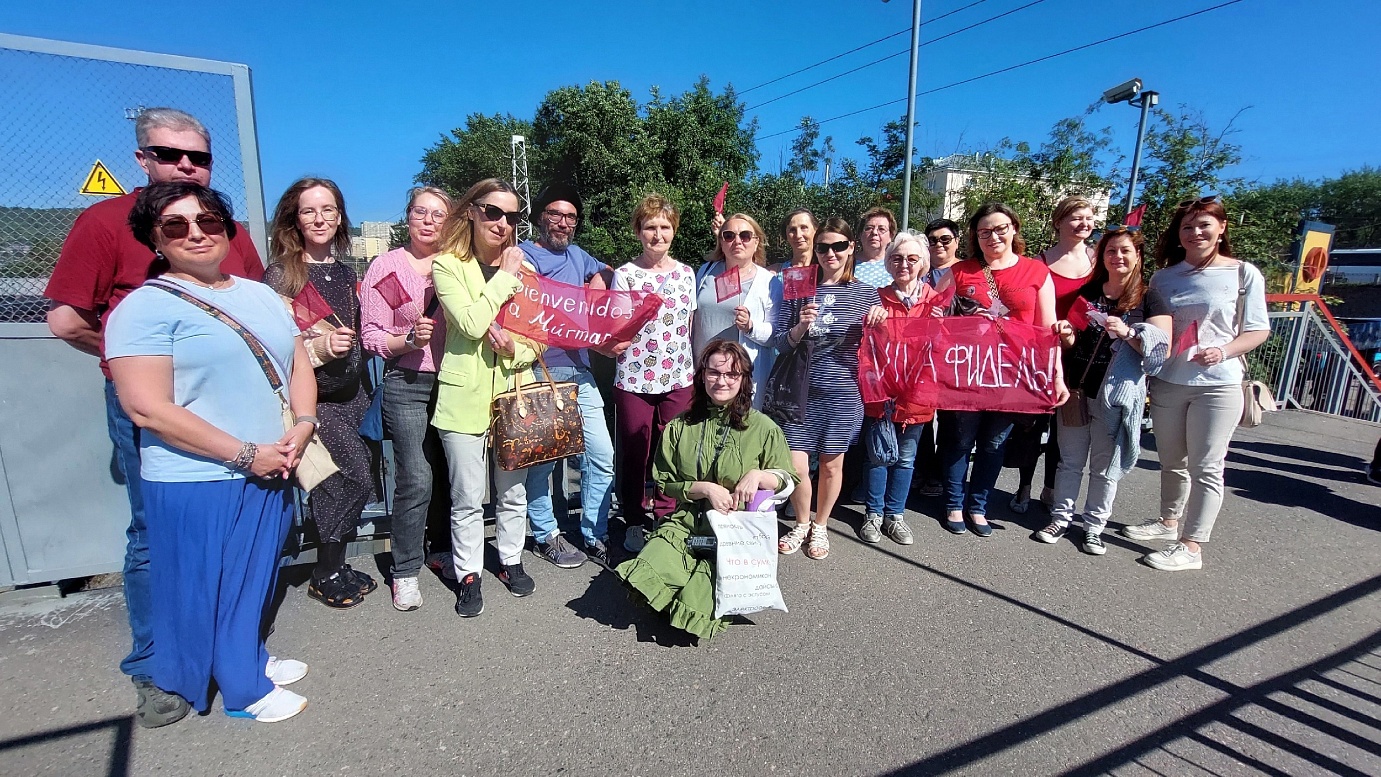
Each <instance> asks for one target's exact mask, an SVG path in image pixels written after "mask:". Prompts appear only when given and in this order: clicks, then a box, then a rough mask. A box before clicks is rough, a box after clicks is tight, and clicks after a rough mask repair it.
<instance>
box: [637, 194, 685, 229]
mask: <svg viewBox="0 0 1381 777" xmlns="http://www.w3.org/2000/svg"><path fill="white" fill-rule="evenodd" d="M657 216H661V217H663V218H665V219H666V220H667V221H670V222H671V229H672V231H675V230H678V229H680V228H681V211H679V210H677V209H676V206H675V205H673V204H671V200H668V199H667V198H666V197H663V196H662V195H660V194H657V193H656V192H652V193H649V194H648V195H646V196H645V197H643V198H642V199H641V200H639V201H638V207H636V208H634V209H633V219H632V224H633V231H634V232H638V231H639V230H641V229H642V228H643V222H644V221H647V220H648V219H650V218H656V217H657Z"/></svg>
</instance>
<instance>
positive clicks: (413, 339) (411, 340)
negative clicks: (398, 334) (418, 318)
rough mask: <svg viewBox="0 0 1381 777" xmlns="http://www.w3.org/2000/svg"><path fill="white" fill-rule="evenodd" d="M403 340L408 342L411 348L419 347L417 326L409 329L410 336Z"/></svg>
mask: <svg viewBox="0 0 1381 777" xmlns="http://www.w3.org/2000/svg"><path fill="white" fill-rule="evenodd" d="M403 342H405V343H407V344H408V347H410V348H416V347H417V327H413V328H412V329H409V330H408V336H407V337H405V338H403Z"/></svg>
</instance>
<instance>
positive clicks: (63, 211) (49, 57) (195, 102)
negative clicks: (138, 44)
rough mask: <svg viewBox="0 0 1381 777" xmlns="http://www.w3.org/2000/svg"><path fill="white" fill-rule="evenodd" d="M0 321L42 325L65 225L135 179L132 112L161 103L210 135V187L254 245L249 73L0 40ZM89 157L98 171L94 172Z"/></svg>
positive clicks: (255, 169) (257, 203)
mask: <svg viewBox="0 0 1381 777" xmlns="http://www.w3.org/2000/svg"><path fill="white" fill-rule="evenodd" d="M0 105H3V106H4V109H5V115H6V116H7V117H9V120H8V121H5V122H0V323H33V322H40V321H42V320H43V317H44V312H45V310H46V309H47V302H46V301H45V300H44V299H43V289H44V287H45V286H46V285H47V282H48V277H49V275H51V273H52V270H53V265H54V263H55V262H56V261H57V257H58V254H59V252H60V251H61V249H62V243H63V240H64V239H65V238H66V237H67V233H68V230H70V229H71V227H72V222H73V221H74V220H75V219H76V218H77V216H78V215H79V214H80V213H81V212H82V210H84V209H85V208H86V207H87V206H89V205H91V204H93V203H95V202H98V201H100V200H102V199H105V197H102V196H93V195H89V194H82V193H81V190H82V188H83V187H84V185H85V184H87V183H88V180H89V179H93V178H94V180H91V181H90V182H91V183H92V184H93V187H92V188H95V189H97V190H104V191H113V189H112V188H111V185H110V179H112V178H113V180H114V181H115V182H117V183H118V185H119V186H120V187H121V188H122V189H123V190H124V191H126V192H130V191H133V190H134V189H135V188H136V187H138V186H143V185H144V184H145V182H146V180H147V178H146V176H145V174H144V171H143V170H142V169H140V167H139V165H138V164H137V163H136V162H135V160H134V149H135V141H134V121H133V120H134V118H135V117H137V115H138V113H139V111H140V110H141V109H142V108H146V107H155V106H168V107H173V108H178V109H180V110H184V111H186V112H188V113H190V114H192V115H193V116H196V117H197V118H198V119H199V120H200V121H201V122H202V123H203V124H205V125H206V128H207V129H208V130H209V131H210V133H211V150H212V153H213V155H214V158H215V166H214V168H213V173H212V179H211V184H212V186H213V187H215V188H216V189H219V190H220V191H222V192H224V193H225V194H226V196H227V197H229V198H230V201H231V203H232V204H233V205H234V208H235V215H236V219H237V220H239V221H241V222H242V223H245V224H246V225H247V226H248V227H249V231H250V235H251V237H253V238H254V240H255V243H256V244H257V245H258V247H259V250H260V253H261V254H262V253H263V250H264V240H263V237H264V224H263V221H264V212H263V192H262V187H261V184H260V177H259V160H258V152H257V144H256V141H255V138H254V114H253V107H252V103H251V100H250V85H249V70H248V68H246V67H245V66H243V65H235V64H231V63H223V62H213V61H209V60H197V59H190V58H187V57H175V56H168V55H161V54H151V53H147V52H134V51H124V50H119V49H107V48H104V47H98V46H85V45H79V44H69V43H62V42H58V41H47V40H40V39H35V38H23V37H19V36H12V35H0ZM98 162H99V163H100V164H101V166H102V168H103V171H102V172H94V171H95V165H96V164H97V163H98Z"/></svg>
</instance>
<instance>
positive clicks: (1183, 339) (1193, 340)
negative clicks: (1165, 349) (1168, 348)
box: [1171, 321, 1199, 358]
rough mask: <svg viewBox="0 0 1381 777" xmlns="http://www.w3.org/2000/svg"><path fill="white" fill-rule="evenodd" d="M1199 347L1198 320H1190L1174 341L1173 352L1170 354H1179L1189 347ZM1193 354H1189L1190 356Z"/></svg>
mask: <svg viewBox="0 0 1381 777" xmlns="http://www.w3.org/2000/svg"><path fill="white" fill-rule="evenodd" d="M1198 347H1199V322H1198V321H1190V322H1189V326H1187V327H1185V328H1184V332H1182V333H1181V334H1180V338H1179V339H1178V340H1176V341H1175V352H1174V353H1173V354H1171V356H1179V355H1180V354H1182V353H1184V352H1185V351H1187V350H1189V349H1190V348H1195V349H1197V348H1198ZM1193 356H1194V354H1190V357H1191V358H1192V357H1193Z"/></svg>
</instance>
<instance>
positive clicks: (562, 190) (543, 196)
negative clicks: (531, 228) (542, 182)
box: [532, 181, 585, 216]
mask: <svg viewBox="0 0 1381 777" xmlns="http://www.w3.org/2000/svg"><path fill="white" fill-rule="evenodd" d="M558 200H562V201H565V202H569V203H570V204H572V205H574V206H575V213H576V215H577V216H579V215H581V214H582V213H584V212H585V203H583V202H581V201H580V192H578V191H576V189H575V187H574V186H572V185H570V184H568V183H565V182H564V181H557V182H555V183H551V184H547V186H546V188H544V189H543V190H542V192H541V193H540V194H538V195H537V199H536V200H533V202H532V209H533V210H534V211H537V212H539V213H540V212H541V211H544V210H546V209H547V206H548V205H550V204H552V203H553V202H556V201H558Z"/></svg>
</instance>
